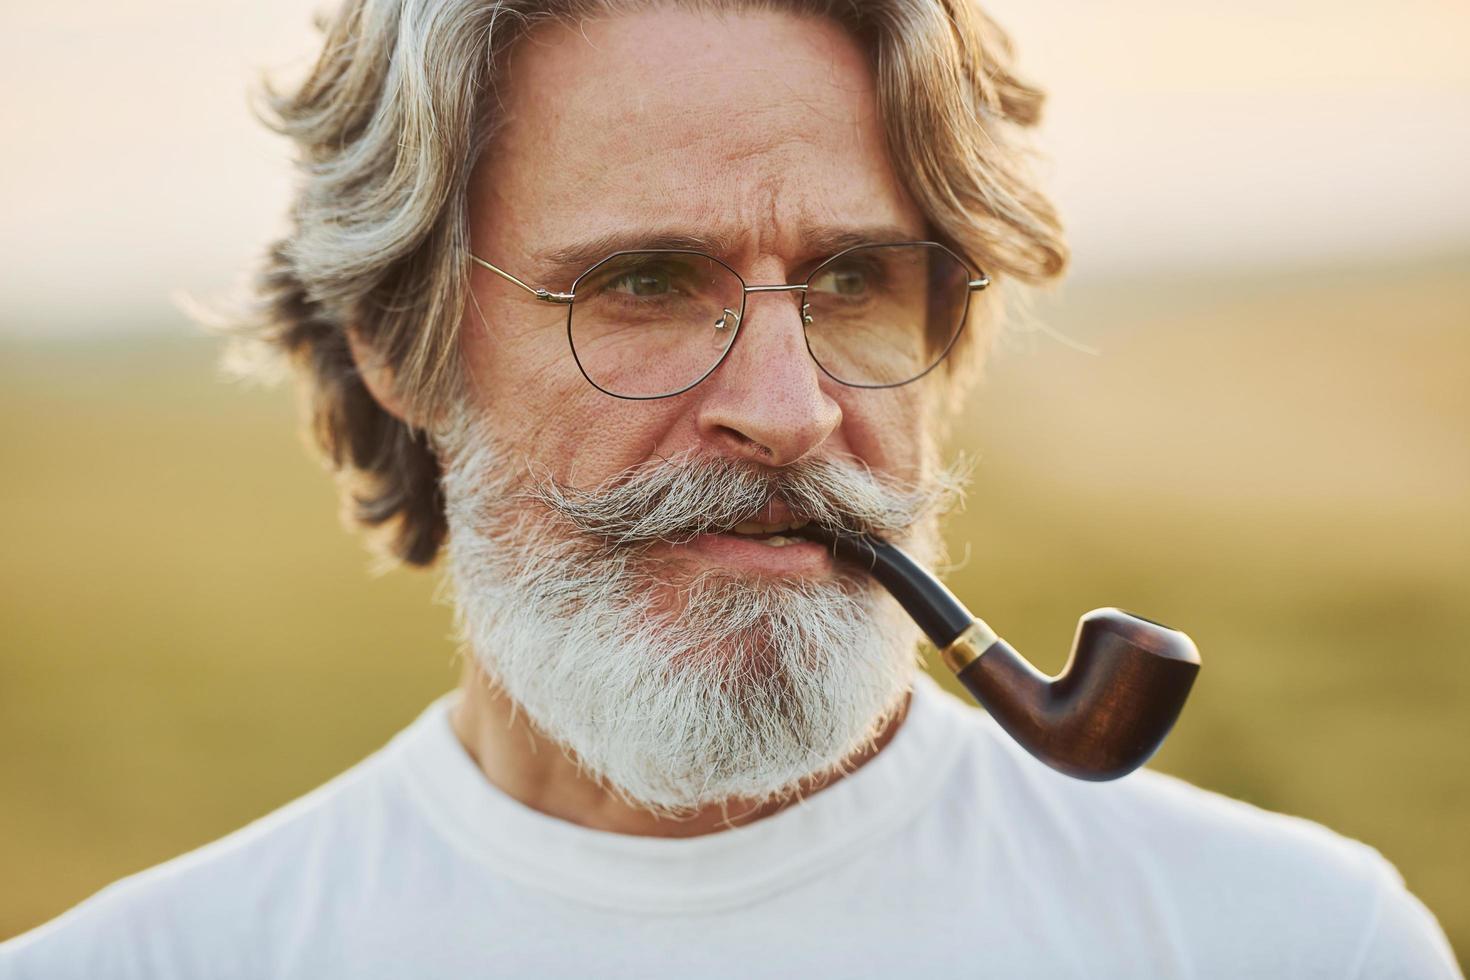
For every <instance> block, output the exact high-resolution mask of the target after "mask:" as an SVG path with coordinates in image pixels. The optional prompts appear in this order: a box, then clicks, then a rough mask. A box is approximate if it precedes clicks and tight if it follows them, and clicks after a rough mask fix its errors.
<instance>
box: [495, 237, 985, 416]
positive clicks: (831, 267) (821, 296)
mask: <svg viewBox="0 0 1470 980" xmlns="http://www.w3.org/2000/svg"><path fill="white" fill-rule="evenodd" d="M470 258H471V259H473V260H474V261H475V262H476V263H478V264H479V265H482V266H484V267H485V268H486V269H489V270H490V271H491V272H493V273H495V274H496V275H498V276H500V277H501V278H503V279H506V280H507V281H509V282H511V283H514V284H515V285H517V286H519V287H521V288H522V289H524V290H526V291H527V292H529V293H531V294H532V295H533V296H535V297H536V298H537V299H538V300H541V301H543V302H547V303H558V304H563V305H565V306H566V307H567V340H568V342H569V343H570V344H571V348H572V357H573V358H574V359H575V360H576V362H577V366H578V368H580V369H581V371H582V374H583V376H584V377H586V379H587V380H588V381H589V382H590V383H591V384H592V385H593V386H594V387H596V388H598V389H599V390H601V391H603V392H606V393H607V394H609V395H612V396H613V397H615V398H628V399H651V398H668V397H670V396H672V395H678V394H682V393H683V392H686V391H688V390H689V389H690V388H693V387H694V386H695V385H697V384H699V383H700V382H701V381H703V380H704V379H705V378H707V377H709V375H710V374H711V373H713V371H714V370H715V368H717V367H719V366H720V364H721V362H722V361H724V359H725V356H726V355H727V354H729V353H730V349H731V348H732V347H733V346H734V345H735V340H736V337H737V336H738V335H739V333H740V325H741V323H742V322H743V320H744V316H745V298H746V296H748V295H749V294H750V293H784V292H794V293H800V294H801V322H802V328H803V331H804V333H805V335H806V346H807V350H808V351H809V352H810V353H811V356H812V359H813V360H814V361H816V362H817V366H818V367H819V368H821V369H822V371H823V372H825V373H826V374H827V375H828V376H829V377H831V378H832V379H833V380H834V381H837V382H840V383H842V384H844V385H849V386H851V387H854V388H893V387H897V386H898V385H903V384H908V383H909V382H911V381H917V380H918V379H919V378H921V377H923V376H924V375H926V374H928V373H929V372H930V371H932V370H933V369H934V368H935V367H936V366H938V364H939V362H940V361H942V360H944V358H945V356H946V355H947V354H948V353H949V351H950V348H952V347H953V346H954V344H955V341H956V340H957V339H958V338H959V335H960V332H961V331H962V330H963V329H964V325H965V318H966V314H967V313H968V312H969V308H970V294H971V293H974V292H978V291H980V290H982V289H984V288H985V287H987V286H989V285H990V279H989V277H987V276H986V275H985V274H984V273H978V274H975V273H972V272H971V270H970V268H969V267H968V266H967V265H966V264H965V262H964V261H963V260H962V259H960V257H959V256H957V255H955V253H954V252H952V251H950V250H949V249H948V248H947V247H945V246H944V245H941V244H939V243H938V242H896V243H892V244H882V245H855V246H853V247H851V248H846V249H843V250H842V251H840V252H838V253H837V254H836V255H833V256H832V257H830V258H828V259H824V260H823V261H822V262H821V263H820V264H818V265H817V267H816V268H815V269H813V270H812V272H811V274H810V275H808V276H807V277H806V279H805V280H804V281H803V282H799V283H784V284H779V285H763V286H750V285H747V284H746V282H745V280H744V279H742V278H741V277H740V275H739V273H737V272H736V271H735V270H734V269H732V268H730V267H729V266H728V265H726V264H725V263H724V262H721V261H720V260H719V259H717V258H715V257H714V256H712V255H706V254H705V253H703V252H698V251H693V250H686V249H670V248H657V249H646V250H640V251H623V252H614V253H613V254H612V255H609V256H607V257H606V258H604V259H602V260H601V261H599V262H597V263H595V264H594V265H593V266H592V267H591V268H589V269H588V270H587V271H586V272H583V273H582V274H581V275H579V276H577V278H576V279H575V280H573V281H572V286H571V289H569V290H567V291H566V292H553V291H551V290H547V289H539V288H537V287H535V286H531V285H528V284H527V283H525V282H523V281H521V280H520V279H517V278H516V277H515V276H513V275H511V274H510V273H508V272H506V271H504V270H503V269H500V268H497V267H496V266H494V265H491V264H490V263H489V262H486V261H485V260H484V259H482V258H480V257H479V256H477V255H474V254H473V253H471V254H470Z"/></svg>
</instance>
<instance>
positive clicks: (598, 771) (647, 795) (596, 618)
mask: <svg viewBox="0 0 1470 980" xmlns="http://www.w3.org/2000/svg"><path fill="white" fill-rule="evenodd" d="M459 445H460V447H461V451H459V452H454V453H451V454H449V455H448V457H447V458H446V459H445V464H446V471H445V474H444V480H443V487H444V494H445V498H446V504H447V511H446V516H447V522H448V528H449V540H448V545H447V555H448V573H449V576H450V581H451V583H452V585H453V588H454V590H455V593H456V609H457V617H456V618H457V625H458V630H459V634H460V638H461V641H462V642H463V643H464V645H465V646H467V647H468V649H469V651H470V652H471V653H472V654H473V656H474V657H475V658H476V660H477V662H478V663H479V664H480V666H481V667H482V668H483V669H484V671H485V672H486V674H487V675H488V676H489V677H490V678H491V680H492V681H493V682H494V683H496V684H498V685H499V686H500V687H501V688H502V689H503V690H504V691H505V692H506V693H507V694H508V695H509V696H510V697H511V698H512V699H513V700H514V702H515V703H516V704H517V705H519V706H520V708H522V709H524V711H525V713H526V715H527V717H528V718H529V719H530V721H531V722H532V723H533V724H534V726H535V727H536V728H537V729H538V730H539V732H540V733H541V734H543V735H544V736H546V737H548V738H549V739H551V740H552V741H554V742H556V743H559V744H560V745H561V746H563V747H564V748H565V749H568V750H570V755H571V757H572V758H573V759H574V760H575V761H576V762H577V764H578V765H579V766H580V767H581V768H582V770H583V772H584V773H586V774H588V775H590V776H592V777H594V778H596V779H598V780H600V781H602V782H603V783H604V784H606V785H607V786H608V787H609V788H610V789H611V790H612V791H614V792H615V793H617V794H618V795H619V796H620V797H622V798H623V799H624V800H625V801H627V802H629V803H632V804H634V805H637V806H640V807H642V808H644V809H647V810H650V811H653V812H656V813H661V814H679V813H687V812H689V811H691V810H693V809H696V808H699V807H702V806H706V805H709V804H713V803H719V802H725V801H732V800H742V801H751V802H762V801H766V800H769V799H772V798H778V797H783V796H789V795H792V794H793V793H795V792H797V791H798V790H799V788H800V783H801V781H802V780H803V779H804V778H805V777H811V776H815V775H819V774H825V773H828V772H831V771H833V770H835V769H837V768H839V767H841V765H842V764H843V762H844V760H847V759H849V758H851V757H852V756H853V755H854V754H855V753H857V752H858V751H860V750H861V749H863V748H864V747H865V746H867V745H869V744H871V741H872V739H873V738H874V737H875V736H876V735H877V734H878V733H879V732H881V730H882V729H883V727H884V726H885V725H886V723H887V721H888V720H889V719H890V718H891V716H892V713H893V712H895V711H896V710H898V709H899V708H900V707H901V705H902V703H903V699H904V697H905V695H906V693H907V691H908V689H909V688H910V686H911V684H912V682H913V678H914V672H915V669H916V667H917V662H918V656H917V640H918V638H919V633H918V630H917V629H916V627H915V626H914V625H913V623H912V621H911V620H910V619H909V618H908V616H907V615H906V614H904V612H903V611H902V610H901V609H900V608H899V606H898V605H897V603H896V602H894V601H893V600H892V599H891V598H889V597H888V596H887V594H886V593H884V592H882V590H881V589H880V588H879V587H878V586H877V585H876V584H874V583H872V581H871V580H869V579H866V577H859V576H858V574H857V573H854V574H852V575H842V576H840V577H836V578H832V579H826V580H821V581H817V580H809V579H808V580H803V579H795V578H793V579H772V578H756V577H752V576H737V575H735V574H733V573H724V572H720V571H710V572H705V573H704V574H701V575H698V576H697V577H694V578H693V579H692V581H691V580H687V575H686V576H685V579H686V580H685V581H683V582H681V583H679V584H678V585H675V584H674V583H673V582H669V581H661V580H660V576H659V575H658V572H659V571H667V572H670V573H675V574H677V573H679V572H680V571H681V569H676V568H674V567H672V566H664V567H663V568H662V569H660V568H658V567H657V566H654V565H652V563H651V560H650V559H649V558H648V556H647V555H645V554H642V553H640V552H638V551H636V550H635V549H630V548H598V547H597V545H596V542H592V543H591V544H589V543H588V542H587V541H586V540H585V539H582V538H580V537H579V536H577V535H571V536H569V535H568V534H567V533H566V532H565V531H564V530H562V529H560V528H557V530H558V531H561V534H560V535H559V536H558V537H557V539H556V540H547V538H548V537H551V534H550V532H549V530H548V529H549V528H552V527H555V525H554V524H549V523H548V522H547V520H546V519H545V517H544V515H538V514H535V513H528V512H527V508H526V507H525V505H524V503H523V502H512V494H513V493H514V489H513V483H512V481H511V480H510V479H509V477H508V476H506V475H505V474H506V471H507V470H508V469H509V468H510V467H509V466H508V465H507V462H508V461H507V459H506V458H505V457H504V456H502V455H500V453H499V451H498V450H497V449H496V448H495V447H494V446H493V444H492V443H491V442H490V441H489V440H488V439H487V438H486V437H485V436H484V434H483V433H480V432H475V433H472V434H469V435H468V438H467V441H465V442H462V443H460V444H459ZM926 526H927V527H928V530H927V531H926V533H924V534H923V535H922V538H923V540H922V541H921V542H918V544H919V546H920V547H921V548H923V549H924V551H925V553H926V554H927V553H929V552H932V551H937V548H938V546H937V524H936V522H934V521H928V522H926ZM670 577H673V576H672V575H671V576H670Z"/></svg>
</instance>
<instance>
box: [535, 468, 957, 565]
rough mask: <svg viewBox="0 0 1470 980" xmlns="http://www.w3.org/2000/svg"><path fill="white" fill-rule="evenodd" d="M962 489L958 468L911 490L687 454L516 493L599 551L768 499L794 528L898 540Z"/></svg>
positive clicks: (708, 529) (741, 514) (755, 507)
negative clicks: (582, 485)
mask: <svg viewBox="0 0 1470 980" xmlns="http://www.w3.org/2000/svg"><path fill="white" fill-rule="evenodd" d="M963 482H964V476H963V473H962V472H961V467H960V466H956V467H952V468H951V469H949V470H945V471H943V472H941V473H938V474H936V475H935V476H933V477H931V478H929V479H927V480H925V481H923V482H921V483H915V482H909V481H901V480H897V479H895V478H892V477H887V476H882V477H880V476H877V475H875V474H873V473H872V472H871V471H869V470H867V469H865V468H860V467H858V466H853V465H846V464H842V463H838V462H834V461H830V460H804V461H799V462H797V463H793V464H790V465H788V466H784V467H780V468H772V467H763V466H757V465H753V464H750V463H744V462H741V461H738V460H733V459H727V458H720V457H708V456H702V457H700V456H687V455H686V456H683V457H676V458H672V459H667V460H662V461H659V462H657V463H651V464H645V465H643V466H640V467H636V468H633V469H631V470H627V471H624V472H623V473H622V474H619V475H618V476H616V477H614V478H613V479H611V480H608V481H606V482H605V483H603V484H601V485H600V486H597V487H592V488H587V489H579V488H575V487H570V486H567V485H565V484H561V483H558V482H556V481H554V480H551V479H549V478H544V479H542V480H540V481H539V482H537V483H535V484H533V485H532V486H531V487H530V488H529V489H527V490H525V491H523V493H522V495H523V496H525V497H527V498H530V499H532V500H535V501H538V502H540V503H542V504H543V505H545V506H546V507H547V508H548V509H550V510H551V511H552V512H553V513H555V514H557V515H559V516H560V517H561V518H562V519H563V520H564V521H566V522H567V523H568V524H570V525H571V526H572V527H574V528H575V529H576V530H578V531H581V532H582V533H584V534H587V535H590V536H592V537H596V538H599V539H601V540H602V541H603V542H604V543H605V544H608V545H611V546H637V545H646V544H651V543H653V542H656V541H666V542H672V543H683V542H687V541H689V540H691V539H692V538H695V537H697V536H698V535H701V534H711V533H719V532H724V531H729V530H730V529H731V528H733V527H735V526H736V525H738V524H741V523H743V522H745V521H750V520H757V521H759V520H762V519H764V518H765V515H767V514H768V513H769V511H768V507H769V505H770V504H771V503H772V502H774V501H779V502H781V503H783V504H785V505H786V507H787V508H788V509H789V510H790V511H791V513H792V515H793V519H794V520H797V521H809V522H812V523H815V524H818V525H821V526H823V527H826V528H829V529H831V530H834V531H847V532H849V533H869V534H879V535H895V534H899V533H902V532H903V531H904V530H906V529H908V528H909V527H911V526H913V525H914V524H915V523H917V522H918V521H919V520H921V519H922V518H924V517H925V516H927V515H928V514H930V513H931V512H935V511H942V510H943V509H946V508H947V507H948V506H950V505H951V504H952V503H953V502H954V501H955V500H957V499H958V498H959V496H960V494H961V492H962V487H963Z"/></svg>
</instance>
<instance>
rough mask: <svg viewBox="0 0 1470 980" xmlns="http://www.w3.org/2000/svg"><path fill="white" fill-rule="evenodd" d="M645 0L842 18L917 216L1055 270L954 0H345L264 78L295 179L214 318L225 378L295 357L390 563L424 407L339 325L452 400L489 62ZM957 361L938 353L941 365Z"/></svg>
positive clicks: (439, 501) (425, 554)
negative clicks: (285, 216)
mask: <svg viewBox="0 0 1470 980" xmlns="http://www.w3.org/2000/svg"><path fill="white" fill-rule="evenodd" d="M660 2H662V3H665V4H668V5H672V6H679V7H694V8H706V9H715V10H738V9H752V8H753V9H759V10H784V11H790V12H792V13H795V14H798V15H805V16H816V17H828V18H831V19H832V20H834V21H836V22H837V23H839V24H841V25H842V26H843V27H844V28H845V29H846V30H848V31H849V32H850V33H851V35H852V36H853V37H854V38H855V39H856V40H857V41H858V42H859V43H860V45H861V46H862V48H863V50H864V51H865V52H866V53H867V55H868V58H869V60H870V63H871V65H872V67H873V71H874V75H875V79H876V83H877V91H878V99H879V110H880V113H881V117H882V119H883V125H884V128H885V130H886V135H887V144H888V150H889V153H890V154H891V156H892V159H893V161H894V164H895V169H896V171H897V173H898V174H899V175H900V176H901V179H902V180H903V181H904V183H905V185H906V187H907V189H908V191H909V193H910V194H911V195H912V197H913V199H914V200H915V202H917V203H918V205H919V207H920V208H921V209H922V210H923V211H924V212H925V214H926V216H927V217H928V219H929V221H930V222H931V224H932V225H933V226H934V228H936V229H937V230H938V232H939V233H940V234H941V235H942V236H943V237H945V238H947V239H948V240H949V241H950V242H952V243H953V244H954V245H956V246H957V247H958V248H959V249H961V250H962V252H963V254H967V255H969V256H970V257H971V258H972V260H974V261H975V262H977V264H979V265H980V266H981V268H983V269H984V271H985V272H986V273H988V274H989V275H990V276H991V277H992V280H993V281H994V282H995V283H996V284H997V286H1003V285H1004V284H1005V281H1006V280H1007V279H1011V280H1016V281H1019V282H1022V283H1029V284H1040V283H1043V282H1046V281H1049V280H1052V279H1055V278H1057V277H1059V276H1060V275H1061V273H1062V271H1063V269H1064V268H1065V266H1066V262H1067V248H1066V244H1065V241H1064V239H1063V236H1062V231H1061V226H1060V222H1059V221H1058V218H1057V215H1056V212H1055V209H1054V208H1053V206H1052V204H1051V202H1050V201H1049V200H1048V199H1047V198H1046V197H1045V196H1044V195H1043V194H1042V193H1041V192H1040V191H1039V190H1038V188H1037V187H1036V186H1035V185H1034V183H1033V181H1032V178H1031V175H1030V159H1031V155H1030V152H1029V149H1028V147H1027V145H1026V143H1025V142H1024V140H1023V139H1022V137H1023V136H1024V132H1023V131H1024V130H1025V129H1027V128H1029V127H1032V126H1034V125H1035V124H1036V123H1037V122H1038V120H1039V118H1040V112H1041V106H1042V101H1043V97H1044V96H1043V93H1042V91H1041V90H1040V89H1039V88H1037V87H1036V86H1034V85H1032V84H1029V83H1027V82H1026V81H1024V80H1022V79H1021V78H1019V77H1018V76H1017V75H1016V73H1015V71H1014V69H1013V63H1014V60H1015V59H1014V52H1013V49H1012V45H1011V42H1010V40H1009V38H1008V37H1007V36H1006V34H1005V33H1004V32H1003V31H1002V30H1001V29H1000V28H999V27H998V26H997V25H996V24H995V23H994V22H993V21H992V20H991V19H990V18H989V17H988V16H987V15H986V14H985V13H983V12H982V11H981V10H980V9H979V8H978V7H976V6H975V5H974V4H973V3H970V2H966V0H862V2H858V0H345V2H344V3H343V5H342V6H341V7H340V8H339V9H338V10H337V11H336V12H335V14H334V15H332V16H331V17H329V18H325V19H324V20H323V21H322V22H321V25H320V26H321V27H322V29H323V33H324V41H323V44H322V48H321V52H320V55H319V57H318V58H317V61H316V63H315V65H314V67H313V68H312V69H311V71H310V73H309V74H308V76H307V77H306V79H305V81H304V82H302V83H301V84H300V85H299V87H296V88H294V90H291V91H286V92H283V91H279V90H277V89H274V88H272V87H270V86H269V85H267V86H266V88H265V91H264V96H265V97H264V106H263V113H262V115H263V116H264V117H265V119H266V122H267V124H268V125H270V126H272V127H273V128H274V129H276V130H277V131H278V132H280V133H282V134H284V135H285V136H288V137H289V138H290V139H291V140H292V141H293V142H294V143H295V146H296V149H297V153H298V163H299V168H300V171H301V176H300V181H299V184H298V187H297V190H296V194H295V199H294V201H293V203H292V207H291V230H290V233H289V234H288V235H286V237H284V238H282V239H281V240H279V241H277V242H275V243H273V244H272V245H271V246H270V248H269V249H268V250H267V253H266V256H265V259H264V262H263V264H262V267H261V269H260V271H259V274H258V277H257V279H256V282H255V285H254V288H253V295H252V298H251V301H250V303H249V304H248V306H247V308H246V310H245V311H244V312H243V313H242V314H240V315H239V316H237V317H234V318H233V319H232V320H231V321H230V322H228V323H227V324H226V325H225V326H224V330H225V331H226V334H227V337H228V339H229V344H228V346H227V350H226V359H227V364H228V365H229V366H231V368H232V369H233V371H234V372H235V373H236V374H246V375H256V376H261V377H274V376H276V375H278V374H279V373H280V372H281V367H282V366H283V364H287V363H289V364H290V365H291V366H292V367H293V368H294V369H295V371H296V374H297V376H298V378H299V379H300V381H301V383H302V388H303V394H304V405H305V412H306V417H307V425H308V427H309V430H310V432H311V434H312V436H313V437H314V440H315V442H316V443H317V445H318V447H319V448H320V449H321V451H322V453H323V455H324V457H325V460H326V462H327V464H328V465H329V466H330V467H331V468H332V469H333V470H334V472H335V473H336V474H337V477H338V480H339V484H340V486H341V488H342V491H343V503H344V507H345V509H346V516H347V520H349V522H351V523H353V524H355V525H357V526H359V527H361V528H365V529H369V530H375V533H373V534H372V535H371V536H370V537H371V538H372V540H373V543H374V544H375V545H376V547H377V549H378V550H379V551H380V553H381V554H382V555H383V556H384V558H385V559H387V560H388V561H389V563H394V562H402V563H406V564H408V565H415V566H425V565H430V564H432V563H433V562H434V560H435V558H436V556H437V555H438V554H439V552H440V549H441V545H442V544H443V542H444V538H445V533H446V525H445V517H444V498H443V493H442V491H441V488H440V479H441V470H440V465H439V461H438V460H437V458H436V456H435V453H434V451H433V444H432V441H431V439H430V437H429V434H428V431H426V430H431V429H432V428H433V425H432V423H427V422H426V423H423V424H422V427H420V425H418V424H411V423H409V422H405V421H401V420H400V419H399V418H397V417H395V416H394V415H392V414H390V413H389V412H387V411H386V410H385V409H384V408H383V407H382V406H381V405H380V404H378V402H377V401H375V399H374V398H373V396H372V395H371V394H370V393H369V392H368V389H367V388H366V387H365V385H364V383H363V381H362V378H361V377H360V375H359V372H358V368H357V365H356V364H355V363H354V361H353V357H352V354H351V351H350V350H349V346H348V341H347V330H348V328H349V327H351V328H352V329H353V330H354V331H355V332H356V333H357V334H358V336H359V337H360V339H362V340H363V341H365V342H366V344H367V346H369V347H370V348H371V349H372V350H373V351H374V352H375V354H376V355H377V356H378V357H380V358H381V359H382V361H383V363H384V366H386V367H387V368H388V369H389V371H390V372H391V375H392V377H393V379H394V381H393V383H394V388H395V395H396V396H397V397H398V399H399V400H400V401H401V403H402V405H403V406H404V413H403V414H405V415H406V416H407V417H408V418H410V419H413V420H415V422H417V421H418V420H433V419H436V418H439V417H441V413H443V412H444V411H445V410H447V409H449V408H450V407H451V406H453V405H455V404H456V403H457V401H458V400H459V399H462V398H463V395H464V388H463V379H462V376H461V373H460V372H461V361H460V355H459V344H458V332H459V326H460V320H461V316H462V313H463V311H464V309H465V304H466V301H467V297H468V288H469V287H468V284H469V269H468V266H467V258H466V252H467V250H468V248H469V243H470V235H469V220H468V213H467V193H466V191H467V184H468V181H469V175H470V173H471V171H472V170H473V169H474V167H475V164H476V162H477V160H478V159H479V157H480V155H481V154H482V153H484V152H487V151H489V150H493V146H494V136H495V131H496V123H497V116H496V108H497V99H496V96H495V92H496V82H497V71H498V70H499V67H500V66H502V65H504V64H505V62H506V57H505V56H506V53H507V51H508V50H509V48H510V47H511V46H512V45H514V44H515V43H516V42H517V41H518V40H519V39H521V38H522V37H524V36H525V35H526V34H527V33H528V32H530V31H531V30H533V29H535V28H536V27H538V26H540V25H541V24H544V23H547V22H549V21H563V22H568V21H571V22H575V21H578V20H581V19H583V18H586V17H591V16H598V15H606V14H609V13H617V12H620V11H625V10H630V9H634V8H646V7H649V6H655V5H657V4H658V3H660ZM979 295H980V297H981V298H982V299H983V301H982V302H980V303H974V304H972V311H971V321H972V322H971V324H969V325H967V328H966V331H965V335H964V337H965V340H964V345H965V350H966V351H971V352H972V351H974V350H977V349H982V348H983V347H984V346H985V345H986V344H987V343H988V339H989V335H990V332H991V330H992V329H993V328H994V326H995V325H996V324H997V323H998V322H999V320H1000V319H1001V317H1000V307H999V303H1000V301H1001V295H1000V290H998V289H997V288H996V287H992V289H991V290H987V291H986V293H982V294H979ZM972 359H973V354H969V353H966V352H965V351H956V352H952V353H951V356H950V360H949V362H947V364H946V368H945V370H946V372H948V373H949V374H950V375H951V376H953V375H954V374H955V372H956V371H958V370H961V368H960V366H959V365H960V364H961V363H963V362H966V361H970V360H972Z"/></svg>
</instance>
